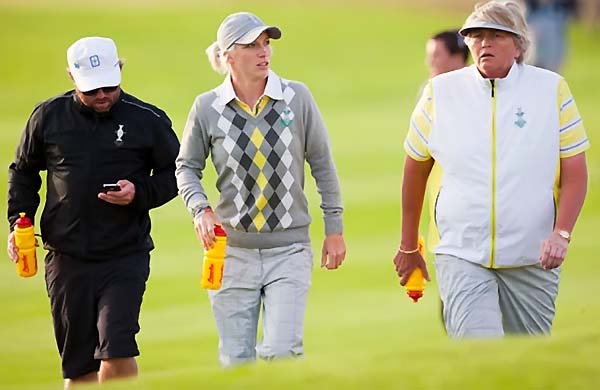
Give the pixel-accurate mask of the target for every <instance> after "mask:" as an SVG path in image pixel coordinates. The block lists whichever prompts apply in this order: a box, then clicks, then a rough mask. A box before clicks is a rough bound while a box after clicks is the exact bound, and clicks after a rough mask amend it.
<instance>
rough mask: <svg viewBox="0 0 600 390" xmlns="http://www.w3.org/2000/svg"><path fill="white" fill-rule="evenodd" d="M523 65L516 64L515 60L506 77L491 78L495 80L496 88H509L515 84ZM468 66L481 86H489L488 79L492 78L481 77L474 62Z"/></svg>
mask: <svg viewBox="0 0 600 390" xmlns="http://www.w3.org/2000/svg"><path fill="white" fill-rule="evenodd" d="M524 66H525V65H520V64H517V62H516V61H515V62H513V64H512V66H511V67H510V70H509V71H508V74H507V75H506V77H503V78H501V79H493V80H495V86H496V88H502V89H508V88H511V87H512V86H513V85H515V84H517V82H518V79H519V75H520V74H521V72H522V71H523V67H524ZM470 68H471V71H472V73H473V75H474V77H475V79H476V80H477V82H478V83H479V84H481V85H482V86H485V87H487V88H491V84H490V80H492V79H487V78H485V77H483V76H482V75H481V73H479V70H478V69H477V66H476V65H475V64H473V65H471V66H470Z"/></svg>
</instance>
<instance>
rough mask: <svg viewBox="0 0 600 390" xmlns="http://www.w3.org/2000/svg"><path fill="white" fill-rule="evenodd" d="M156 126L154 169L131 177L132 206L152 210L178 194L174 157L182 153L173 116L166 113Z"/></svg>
mask: <svg viewBox="0 0 600 390" xmlns="http://www.w3.org/2000/svg"><path fill="white" fill-rule="evenodd" d="M153 127H154V134H153V137H154V138H153V145H152V152H151V156H150V159H151V165H152V173H151V175H150V176H147V177H137V178H134V179H132V182H133V183H134V184H135V198H134V200H133V202H132V206H133V207H136V208H138V209H142V210H150V209H153V208H156V207H159V206H162V205H163V204H165V203H167V202H168V201H170V200H171V199H173V198H174V197H175V196H176V195H177V183H176V181H175V158H176V157H177V154H178V153H179V140H178V139H177V135H176V134H175V132H174V131H173V128H172V126H171V120H170V119H169V118H168V117H167V115H166V114H164V113H163V116H161V117H160V118H158V119H157V123H156V125H155V126H153Z"/></svg>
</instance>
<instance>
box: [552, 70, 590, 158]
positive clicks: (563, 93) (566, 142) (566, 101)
mask: <svg viewBox="0 0 600 390" xmlns="http://www.w3.org/2000/svg"><path fill="white" fill-rule="evenodd" d="M557 104H558V111H559V114H558V116H559V123H560V130H559V131H560V158H566V157H571V156H575V155H576V154H579V153H581V152H584V151H586V150H587V149H589V147H590V141H589V140H588V137H587V135H586V133H585V128H584V127H583V121H582V119H581V115H579V111H578V110H577V105H576V104H575V99H574V98H573V95H572V94H571V91H570V90H569V85H568V84H567V82H566V81H565V80H564V79H561V80H560V83H559V84H558V97H557Z"/></svg>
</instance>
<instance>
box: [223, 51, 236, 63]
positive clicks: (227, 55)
mask: <svg viewBox="0 0 600 390" xmlns="http://www.w3.org/2000/svg"><path fill="white" fill-rule="evenodd" d="M232 54H233V53H232V52H231V50H229V51H226V52H224V53H222V54H221V55H222V56H223V57H225V63H226V64H228V65H231V64H233V62H234V60H235V58H234V57H235V56H234V55H232Z"/></svg>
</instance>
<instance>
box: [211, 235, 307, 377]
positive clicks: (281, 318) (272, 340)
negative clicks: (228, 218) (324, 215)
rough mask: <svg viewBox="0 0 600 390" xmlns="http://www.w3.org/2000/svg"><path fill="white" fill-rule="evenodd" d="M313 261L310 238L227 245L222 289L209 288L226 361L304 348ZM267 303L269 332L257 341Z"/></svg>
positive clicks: (294, 352)
mask: <svg viewBox="0 0 600 390" xmlns="http://www.w3.org/2000/svg"><path fill="white" fill-rule="evenodd" d="M312 264H313V253H312V250H311V248H310V244H309V243H298V244H292V245H289V246H285V247H278V248H269V249H245V248H238V247H230V246H228V247H227V255H226V257H225V266H224V271H223V283H222V286H221V289H219V290H216V291H213V290H209V297H210V300H211V306H212V311H213V315H214V317H215V321H216V324H217V329H218V332H219V361H220V362H221V365H222V366H224V367H229V366H232V365H236V364H240V363H244V362H248V361H252V360H255V359H256V353H257V352H258V355H259V357H260V358H262V359H267V360H269V359H274V358H282V357H288V356H300V355H302V354H303V353H304V350H303V345H302V339H303V333H304V312H305V308H306V300H307V295H308V289H309V287H310V278H311V272H312ZM261 304H262V311H263V313H262V320H263V338H262V340H261V341H260V343H259V344H258V346H257V345H256V338H257V326H258V318H259V313H260V308H261Z"/></svg>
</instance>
